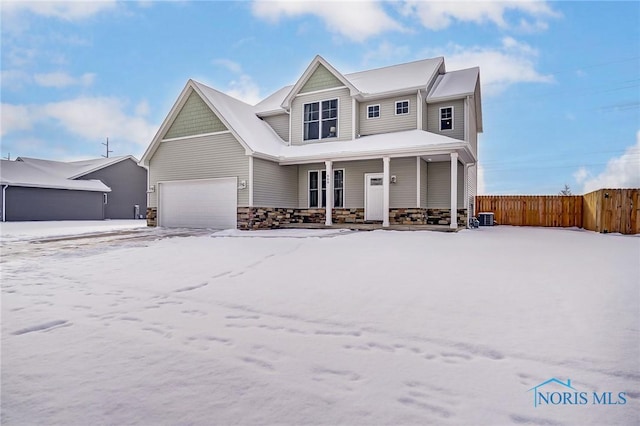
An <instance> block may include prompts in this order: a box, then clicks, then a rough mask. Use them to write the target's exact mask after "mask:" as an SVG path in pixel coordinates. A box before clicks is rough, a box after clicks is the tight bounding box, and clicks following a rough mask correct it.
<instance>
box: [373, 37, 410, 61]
mask: <svg viewBox="0 0 640 426" xmlns="http://www.w3.org/2000/svg"><path fill="white" fill-rule="evenodd" d="M410 54H411V49H410V48H409V46H397V45H395V44H393V43H390V42H388V41H386V40H385V41H383V42H382V43H380V44H379V45H378V47H376V48H375V49H371V50H367V51H366V52H365V54H364V57H363V62H364V64H365V65H368V64H369V63H372V62H373V63H376V62H382V63H387V62H389V61H391V60H394V59H403V58H406V57H407V56H408V55H410Z"/></svg>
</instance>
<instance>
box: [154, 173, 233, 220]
mask: <svg viewBox="0 0 640 426" xmlns="http://www.w3.org/2000/svg"><path fill="white" fill-rule="evenodd" d="M237 188H238V178H237V177H230V178H220V179H198V180H183V181H170V182H158V224H159V225H160V226H164V227H173V228H214V229H228V228H234V229H235V227H236V223H237V206H238V189H237Z"/></svg>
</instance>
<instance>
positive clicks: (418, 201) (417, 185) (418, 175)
mask: <svg viewBox="0 0 640 426" xmlns="http://www.w3.org/2000/svg"><path fill="white" fill-rule="evenodd" d="M420 183H421V182H420V157H416V207H417V208H420V207H422V206H421V205H420V190H421V188H420Z"/></svg>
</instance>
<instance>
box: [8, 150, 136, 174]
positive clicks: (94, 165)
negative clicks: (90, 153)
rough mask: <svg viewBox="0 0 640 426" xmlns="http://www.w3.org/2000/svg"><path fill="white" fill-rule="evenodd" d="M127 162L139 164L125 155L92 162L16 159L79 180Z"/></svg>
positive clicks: (48, 171)
mask: <svg viewBox="0 0 640 426" xmlns="http://www.w3.org/2000/svg"><path fill="white" fill-rule="evenodd" d="M125 160H132V161H133V162H134V163H137V162H138V160H137V159H136V158H135V157H134V156H133V155H123V156H118V157H109V158H94V159H91V160H81V161H70V162H63V161H53V160H43V159H40V158H29V157H18V158H17V159H16V161H22V162H25V163H29V164H31V165H33V166H35V167H38V168H41V169H42V170H45V171H47V173H52V174H56V175H58V176H60V177H64V178H66V179H77V178H79V177H82V176H84V175H88V174H89V173H93V172H96V171H98V170H101V169H104V168H105V167H109V166H112V165H114V164H117V163H119V162H121V161H125Z"/></svg>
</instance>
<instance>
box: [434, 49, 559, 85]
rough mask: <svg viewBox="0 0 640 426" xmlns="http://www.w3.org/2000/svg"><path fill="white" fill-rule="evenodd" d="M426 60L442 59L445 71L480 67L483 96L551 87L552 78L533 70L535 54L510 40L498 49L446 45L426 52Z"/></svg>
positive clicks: (532, 50) (536, 54)
mask: <svg viewBox="0 0 640 426" xmlns="http://www.w3.org/2000/svg"><path fill="white" fill-rule="evenodd" d="M424 54H425V55H426V56H425V57H429V56H444V57H445V63H446V66H447V70H456V69H463V68H470V67H476V66H478V67H480V81H481V83H482V93H483V95H495V94H499V93H501V92H502V91H503V90H505V89H506V88H507V87H509V86H510V85H512V84H516V83H552V82H553V81H554V78H553V76H552V75H545V74H542V73H540V72H538V71H537V70H536V58H537V56H538V51H537V50H536V49H534V48H533V47H531V46H530V45H528V44H526V43H522V42H519V41H517V40H515V39H513V38H511V37H505V38H503V39H502V44H501V45H500V46H497V47H478V46H474V47H464V46H460V45H457V44H449V45H448V46H447V47H446V48H445V49H439V50H434V49H428V50H426V51H425V52H424Z"/></svg>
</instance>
